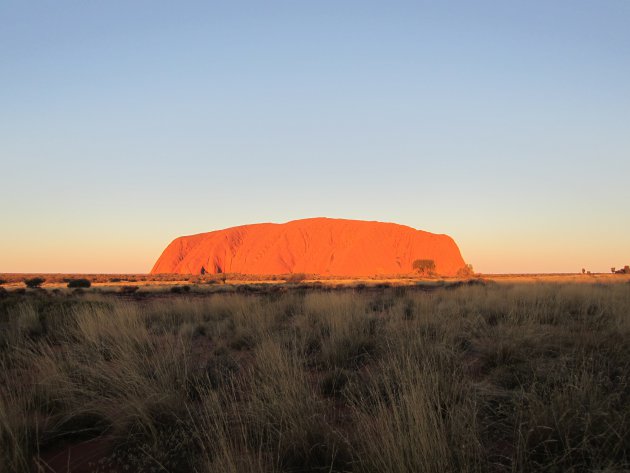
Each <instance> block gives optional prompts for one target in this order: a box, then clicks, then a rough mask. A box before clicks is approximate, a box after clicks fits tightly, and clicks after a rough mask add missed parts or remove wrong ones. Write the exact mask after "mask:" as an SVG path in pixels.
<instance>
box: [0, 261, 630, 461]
mask: <svg viewBox="0 0 630 473" xmlns="http://www.w3.org/2000/svg"><path fill="white" fill-rule="evenodd" d="M35 276H36V275H7V274H4V275H0V279H2V280H3V284H2V287H3V288H4V289H0V471H2V472H5V471H6V472H27V471H38V472H69V471H72V472H92V471H93V472H121V471H122V472H124V471H132V472H311V471H322V472H324V471H325V472H344V471H346V472H379V473H380V472H451V471H452V472H459V471H469V472H519V471H532V472H534V471H536V472H537V471H548V472H560V471H576V472H577V471H610V472H616V471H624V470H625V471H627V469H628V468H630V345H629V344H628V342H627V341H628V339H629V336H630V282H629V281H630V278H629V277H628V276H625V275H612V274H610V275H604V274H601V275H522V276H500V275H497V276H489V277H484V278H476V279H469V280H456V279H443V280H442V279H426V280H418V279H414V278H401V279H396V280H387V281H385V280H370V279H365V280H344V281H339V280H329V279H321V278H319V280H314V279H313V278H312V277H309V276H308V275H293V276H290V277H275V278H264V280H263V278H253V277H249V278H243V277H236V276H233V275H226V276H224V275H218V276H212V277H207V276H204V277H198V276H194V277H190V278H182V276H177V277H169V276H151V277H148V276H146V275H136V276H129V275H107V276H97V275H82V276H80V275H41V277H42V278H44V279H46V281H45V282H44V283H43V285H42V287H40V288H39V289H37V288H35V289H26V288H25V285H24V284H23V282H22V281H23V280H24V279H25V278H28V279H30V278H33V277H35ZM219 276H220V277H219ZM79 278H83V279H88V280H90V282H91V287H89V288H79V289H71V288H67V287H66V282H64V279H65V280H68V279H79ZM286 279H288V281H286ZM136 287H137V289H136Z"/></svg>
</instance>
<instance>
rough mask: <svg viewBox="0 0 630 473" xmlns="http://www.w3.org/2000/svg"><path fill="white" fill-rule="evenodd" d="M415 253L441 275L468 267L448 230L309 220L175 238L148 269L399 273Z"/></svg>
mask: <svg viewBox="0 0 630 473" xmlns="http://www.w3.org/2000/svg"><path fill="white" fill-rule="evenodd" d="M418 259H429V260H433V261H434V262H435V272H436V273H437V274H440V275H443V276H453V275H455V274H456V273H457V271H458V270H459V269H461V268H463V267H464V266H465V263H464V260H463V259H462V256H461V254H460V252H459V248H458V247H457V245H456V244H455V242H454V241H453V239H452V238H451V237H449V236H447V235H436V234H434V233H429V232H425V231H422V230H416V229H414V228H411V227H407V226H404V225H397V224H395V223H381V222H367V221H362V220H344V219H330V218H309V219H304V220H294V221H292V222H288V223H283V224H276V223H259V224H254V225H243V226H240V227H233V228H228V229H225V230H217V231H214V232H209V233H200V234H198V235H191V236H184V237H179V238H176V239H175V240H173V242H172V243H171V244H170V245H168V247H167V248H166V249H165V250H164V252H163V253H162V255H161V256H160V258H159V259H158V260H157V262H156V263H155V266H153V269H152V270H151V274H159V273H178V274H205V273H208V274H217V273H243V274H261V275H269V274H288V273H305V274H321V275H330V276H373V275H396V274H408V273H412V272H413V271H414V270H413V262H414V261H415V260H418Z"/></svg>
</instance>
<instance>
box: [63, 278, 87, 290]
mask: <svg viewBox="0 0 630 473" xmlns="http://www.w3.org/2000/svg"><path fill="white" fill-rule="evenodd" d="M91 285H92V282H91V281H90V280H89V279H69V280H68V287H69V288H77V287H80V288H84V289H85V288H88V287H90V286H91Z"/></svg>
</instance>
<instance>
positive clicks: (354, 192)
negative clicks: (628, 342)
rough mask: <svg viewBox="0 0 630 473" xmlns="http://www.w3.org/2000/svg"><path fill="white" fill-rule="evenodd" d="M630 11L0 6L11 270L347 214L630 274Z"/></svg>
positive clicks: (90, 268)
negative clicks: (628, 268) (626, 269)
mask: <svg viewBox="0 0 630 473" xmlns="http://www.w3.org/2000/svg"><path fill="white" fill-rule="evenodd" d="M628 25H630V1H627V0H616V1H612V0H610V1H609V0H603V1H595V0H593V1H581V0H557V1H548V0H528V1H503V0H502V1H499V0H496V1H484V0H481V1H475V2H470V1H463V0H462V1H440V2H437V1H432V2H429V1H413V2H406V1H392V2H384V1H380V2H376V1H369V0H361V1H343V0H342V1H339V0H337V1H326V0H322V1H275V0H270V1H265V2H258V1H247V2H246V1H230V2H202V1H198V2H179V1H177V2H176V1H172V2H165V1H156V0H151V1H148V0H146V1H129V0H124V1H123V0H108V1H103V2H84V1H59V0H56V1H52V0H44V1H36V2H33V1H23V0H4V1H2V2H1V3H0V202H1V207H0V208H1V214H2V218H1V219H0V222H1V223H0V228H1V230H0V272H104V273H120V272H147V271H149V270H150V269H151V266H152V265H153V263H154V261H155V260H156V259H157V257H158V256H159V255H160V253H161V251H162V250H163V248H164V247H165V246H166V245H167V244H168V243H169V242H170V241H171V240H172V239H173V238H175V237H176V236H179V235H186V234H193V233H199V232H204V231H210V230H216V229H220V228H226V227H230V226H235V225H241V224H245V223H256V222H268V221H271V222H285V221H289V220H294V219H298V218H306V217H315V216H327V217H340V218H356V219H366V220H380V221H391V222H396V223H401V224H405V225H409V226H412V227H415V228H420V229H423V230H427V231H432V232H436V233H447V234H449V235H451V236H452V237H453V238H454V239H455V240H456V242H457V243H458V244H459V247H460V249H461V252H462V255H463V257H464V259H465V260H466V261H467V262H469V263H471V264H473V266H474V268H475V269H476V270H477V271H481V272H486V273H497V272H499V273H505V272H508V273H514V272H517V273H521V272H576V271H579V270H580V269H581V268H582V267H585V268H587V269H590V270H592V271H606V272H608V271H609V270H610V267H611V266H617V267H620V266H622V265H624V264H630V210H629V204H630V182H629V180H630V28H629V27H628Z"/></svg>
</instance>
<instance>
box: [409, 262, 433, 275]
mask: <svg viewBox="0 0 630 473" xmlns="http://www.w3.org/2000/svg"><path fill="white" fill-rule="evenodd" d="M413 269H415V270H416V271H417V272H418V274H421V275H432V274H434V273H435V261H433V260H432V259H417V260H415V261H414V262H413Z"/></svg>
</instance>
